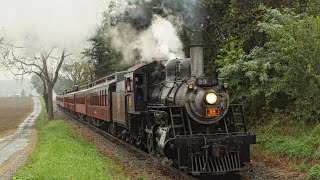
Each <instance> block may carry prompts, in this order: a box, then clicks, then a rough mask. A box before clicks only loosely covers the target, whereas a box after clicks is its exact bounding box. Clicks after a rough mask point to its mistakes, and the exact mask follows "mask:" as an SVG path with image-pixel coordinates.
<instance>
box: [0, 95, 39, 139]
mask: <svg viewBox="0 0 320 180" xmlns="http://www.w3.org/2000/svg"><path fill="white" fill-rule="evenodd" d="M32 111H33V100H32V98H29V97H0V137H3V136H5V135H7V134H10V133H11V132H14V130H15V129H16V128H17V127H18V126H19V124H20V123H21V122H22V121H23V120H24V119H25V118H26V117H27V116H28V115H29V114H30V113H32Z"/></svg>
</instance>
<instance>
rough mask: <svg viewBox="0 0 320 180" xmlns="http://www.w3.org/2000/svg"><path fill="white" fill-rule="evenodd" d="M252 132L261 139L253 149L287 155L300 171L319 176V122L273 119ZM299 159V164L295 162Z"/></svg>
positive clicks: (319, 177) (318, 177)
mask: <svg viewBox="0 0 320 180" xmlns="http://www.w3.org/2000/svg"><path fill="white" fill-rule="evenodd" d="M253 131H254V132H255V133H256V134H257V139H258V142H259V144H257V145H254V146H253V150H257V151H264V152H267V153H271V154H273V155H277V156H281V157H285V158H287V159H288V160H290V162H292V164H293V165H294V166H296V167H297V170H299V171H301V172H307V174H308V178H309V179H320V163H319V162H320V125H316V126H312V127H310V126H306V125H305V124H304V123H303V122H289V121H288V122H286V123H283V122H281V121H277V120H273V121H272V122H271V123H269V124H268V125H264V126H256V127H255V128H254V129H253ZM297 162H300V164H294V163H297Z"/></svg>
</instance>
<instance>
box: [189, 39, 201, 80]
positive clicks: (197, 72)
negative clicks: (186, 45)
mask: <svg viewBox="0 0 320 180" xmlns="http://www.w3.org/2000/svg"><path fill="white" fill-rule="evenodd" d="M190 58H191V76H195V77H201V76H203V75H204V70H203V45H202V44H194V45H191V46H190Z"/></svg>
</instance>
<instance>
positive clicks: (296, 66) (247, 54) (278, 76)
mask: <svg viewBox="0 0 320 180" xmlns="http://www.w3.org/2000/svg"><path fill="white" fill-rule="evenodd" d="M130 2H131V3H132V4H133V5H136V6H141V7H143V8H145V9H148V11H147V12H148V13H151V14H158V15H160V16H168V14H170V15H172V16H175V17H178V16H179V17H180V19H182V20H183V21H185V26H182V27H180V28H178V33H179V36H180V39H181V41H182V43H183V46H184V48H183V49H184V53H185V55H186V56H187V57H188V56H189V45H190V43H191V42H192V41H193V35H192V33H190V28H191V29H192V28H196V30H198V31H201V32H202V39H203V44H204V46H205V64H206V66H205V67H206V69H205V72H206V74H207V75H212V76H219V77H220V78H224V79H225V81H226V82H229V83H230V84H231V87H232V88H231V89H232V90H231V94H232V101H233V102H237V103H238V102H240V103H244V104H245V105H246V109H247V112H248V115H249V116H250V120H251V122H255V120H257V119H259V120H270V119H271V118H273V117H275V116H277V117H282V119H283V120H304V121H305V122H308V123H316V122H319V115H320V103H319V102H320V101H319V100H320V96H319V95H318V94H319V91H320V87H319V86H320V85H319V84H320V83H319V81H320V76H319V75H320V74H319V73H320V66H319V60H320V59H319V57H320V56H319V55H318V54H319V52H320V46H319V44H318V43H319V35H320V17H319V16H318V12H319V11H318V9H319V8H320V1H319V0H310V1H308V0H256V1H243V0H198V1H196V0H190V1H188V0H177V1H171V0H151V1H130ZM186 2H189V4H188V6H187V5H186ZM190 2H191V3H190ZM190 6H193V7H190ZM115 7H116V3H114V4H113V3H111V4H109V7H108V9H107V11H106V12H105V13H104V19H103V20H102V23H101V25H100V26H99V27H98V28H97V30H96V32H95V34H93V35H92V37H91V38H90V39H89V42H90V43H91V46H90V48H87V49H85V50H84V55H85V56H87V57H88V58H89V59H91V63H92V64H93V65H94V67H95V77H96V78H99V77H103V76H105V75H107V74H110V73H112V72H115V71H120V70H124V69H126V68H127V67H128V66H130V65H132V64H128V63H125V62H123V61H122V59H123V55H122V54H121V53H120V52H119V51H118V50H117V49H114V48H113V47H112V45H111V40H110V39H108V38H106V37H105V33H104V32H105V31H106V30H107V29H108V28H110V27H112V26H115V25H116V24H117V23H121V22H123V21H125V22H129V23H131V24H132V26H133V27H135V28H136V30H137V31H140V30H143V29H145V28H146V27H148V26H149V25H150V22H149V21H148V19H143V21H139V19H135V18H132V16H130V12H127V13H124V14H121V15H118V16H111V15H110V14H111V12H112V10H113V8H115ZM190 12H193V14H192V16H190ZM137 57H138V56H137Z"/></svg>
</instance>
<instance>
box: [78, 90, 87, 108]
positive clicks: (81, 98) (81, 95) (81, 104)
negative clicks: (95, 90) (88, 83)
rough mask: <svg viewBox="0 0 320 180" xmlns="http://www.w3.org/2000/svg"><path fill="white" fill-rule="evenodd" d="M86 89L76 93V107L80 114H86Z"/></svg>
mask: <svg viewBox="0 0 320 180" xmlns="http://www.w3.org/2000/svg"><path fill="white" fill-rule="evenodd" d="M85 93H86V91H80V92H78V93H76V94H75V99H76V109H75V111H76V112H77V113H80V114H86V113H87V108H86V94H85Z"/></svg>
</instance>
